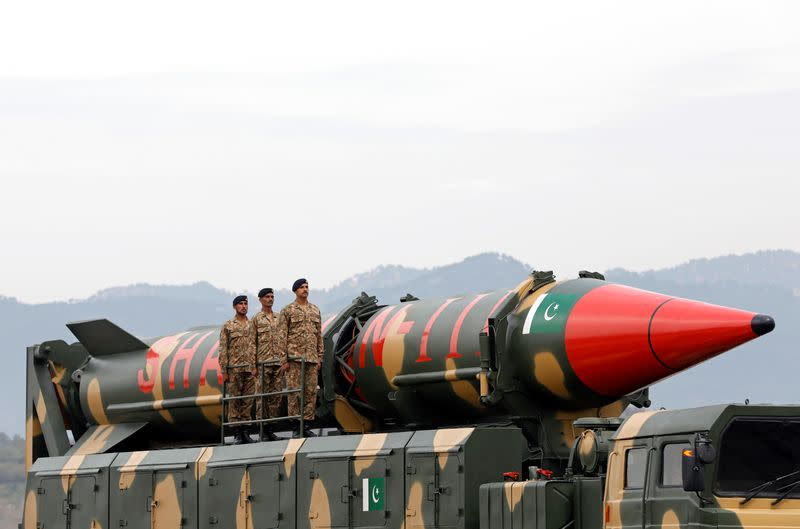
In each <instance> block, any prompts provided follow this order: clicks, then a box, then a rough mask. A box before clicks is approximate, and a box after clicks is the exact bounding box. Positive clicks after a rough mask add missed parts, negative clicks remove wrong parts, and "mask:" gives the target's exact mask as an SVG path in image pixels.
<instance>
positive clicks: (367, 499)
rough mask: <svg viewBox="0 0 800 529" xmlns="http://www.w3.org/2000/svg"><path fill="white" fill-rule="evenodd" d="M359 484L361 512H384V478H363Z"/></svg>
mask: <svg viewBox="0 0 800 529" xmlns="http://www.w3.org/2000/svg"><path fill="white" fill-rule="evenodd" d="M361 484H362V488H361V500H362V501H361V510H362V511H364V512H367V511H382V510H384V508H383V505H384V501H383V500H384V494H385V492H384V491H385V488H386V487H385V483H384V478H364V479H362V480H361Z"/></svg>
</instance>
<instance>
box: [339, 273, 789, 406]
mask: <svg viewBox="0 0 800 529" xmlns="http://www.w3.org/2000/svg"><path fill="white" fill-rule="evenodd" d="M490 317H493V324H492V330H493V331H494V338H493V340H494V343H491V344H489V345H490V346H491V347H489V349H491V350H490V351H485V349H486V347H485V346H484V347H483V349H484V351H483V354H484V358H485V357H487V356H489V357H490V358H485V359H486V360H488V363H489V364H490V367H491V373H490V375H491V376H492V382H493V384H492V386H494V387H498V386H500V390H502V393H503V394H504V395H505V396H506V397H507V398H506V399H505V400H507V401H508V402H506V403H505V404H503V403H502V402H501V404H502V405H501V406H500V408H499V409H500V410H503V409H504V410H505V412H506V413H507V414H509V415H512V416H514V415H518V416H524V415H530V414H532V413H537V412H539V411H541V410H542V409H543V408H545V409H559V410H563V409H586V408H599V407H602V406H605V405H608V404H610V403H612V402H614V401H616V400H618V399H620V398H621V397H623V396H625V395H627V394H630V393H632V392H635V391H637V390H639V389H642V388H644V387H646V386H648V385H650V384H653V383H655V382H658V381H659V380H662V379H664V378H666V377H669V376H671V375H673V374H675V373H677V372H679V371H682V370H684V369H686V368H688V367H690V366H692V365H695V364H697V363H699V362H702V361H704V360H706V359H708V358H711V357H713V356H715V355H717V354H719V353H721V352H723V351H726V350H728V349H730V348H732V347H735V346H736V345H739V344H741V343H744V342H746V341H748V340H751V339H753V338H755V337H756V336H758V335H760V334H763V333H765V332H768V331H769V330H771V329H772V327H774V322H773V321H772V319H771V318H769V317H768V316H763V315H758V314H755V313H751V312H746V311H740V310H736V309H729V308H725V307H719V306H715V305H710V304H706V303H700V302H696V301H689V300H684V299H680V298H671V297H669V296H664V295H661V294H655V293H652V292H647V291H643V290H638V289H635V288H631V287H626V286H622V285H615V284H609V283H606V282H605V281H601V280H598V279H589V278H582V279H574V280H568V281H563V282H558V283H557V282H549V283H547V284H545V285H543V286H541V287H539V288H534V287H533V285H532V283H531V282H530V281H527V282H524V283H523V284H522V285H520V286H519V287H518V288H517V289H515V290H512V291H500V292H492V293H488V294H478V295H470V296H464V297H454V298H447V299H441V300H429V301H413V302H409V303H404V304H401V305H394V306H390V307H385V308H383V309H382V310H381V311H379V312H378V313H376V314H375V315H374V316H372V318H371V319H370V320H369V322H368V323H367V324H366V332H365V333H363V337H362V339H361V340H360V341H359V342H357V344H358V346H357V350H356V351H354V361H353V368H354V371H355V380H356V383H357V386H356V387H357V389H358V390H359V391H358V392H357V394H358V395H360V396H361V398H362V399H363V400H364V402H366V403H369V404H370V405H372V406H374V407H375V408H376V410H377V411H378V413H379V414H380V415H381V416H391V415H396V416H400V417H402V418H403V420H404V421H406V422H418V421H420V418H421V417H427V420H425V421H422V422H446V421H447V420H448V419H451V420H455V421H456V422H457V421H458V420H463V419H464V418H468V417H472V418H473V419H478V418H480V417H483V418H486V417H490V418H491V416H493V415H497V414H498V408H497V407H493V406H487V401H490V400H491V399H487V398H483V399H481V398H480V386H479V382H478V380H477V375H478V374H479V373H480V371H481V354H482V352H481V345H480V342H479V336H480V334H481V333H484V334H489V332H488V331H489V329H488V327H489V318H490ZM487 353H488V354H487ZM431 420H432V421H431Z"/></svg>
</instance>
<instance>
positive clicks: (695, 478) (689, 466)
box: [681, 448, 705, 492]
mask: <svg viewBox="0 0 800 529" xmlns="http://www.w3.org/2000/svg"><path fill="white" fill-rule="evenodd" d="M681 465H682V468H681V473H682V474H683V490H685V491H687V492H700V491H701V490H703V488H704V486H705V479H704V477H705V476H704V474H703V464H702V463H701V462H700V460H699V459H697V454H696V452H695V451H694V449H693V448H684V450H683V452H682V453H681Z"/></svg>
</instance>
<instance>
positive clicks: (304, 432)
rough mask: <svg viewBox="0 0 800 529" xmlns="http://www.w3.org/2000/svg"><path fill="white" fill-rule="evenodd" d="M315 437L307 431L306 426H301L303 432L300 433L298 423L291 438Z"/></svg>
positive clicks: (309, 430)
mask: <svg viewBox="0 0 800 529" xmlns="http://www.w3.org/2000/svg"><path fill="white" fill-rule="evenodd" d="M316 436H317V435H316V434H315V433H314V432H312V431H311V429H309V427H308V426H305V425H304V426H303V431H302V432H301V431H300V421H298V422H297V426H295V427H294V432H293V435H292V437H294V438H297V437H316Z"/></svg>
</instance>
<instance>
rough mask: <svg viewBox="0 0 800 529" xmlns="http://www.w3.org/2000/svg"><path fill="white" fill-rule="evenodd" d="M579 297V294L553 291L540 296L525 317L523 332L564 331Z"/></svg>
mask: <svg viewBox="0 0 800 529" xmlns="http://www.w3.org/2000/svg"><path fill="white" fill-rule="evenodd" d="M579 297H580V296H579V295H577V294H562V293H552V292H548V293H547V294H543V295H541V296H539V298H538V299H537V300H536V301H535V302H534V303H533V306H532V307H531V308H530V310H529V311H528V315H527V316H526V317H525V324H524V325H523V327H522V334H534V333H536V334H539V333H562V332H564V327H565V326H566V324H567V318H568V317H569V313H570V312H571V311H572V307H574V306H575V303H577V302H578V298H579ZM545 298H547V300H546V301H545Z"/></svg>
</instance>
